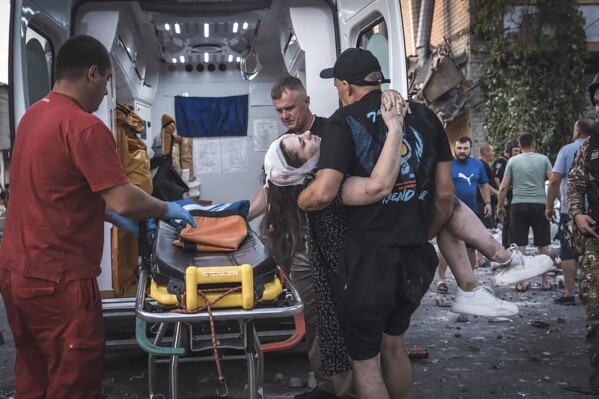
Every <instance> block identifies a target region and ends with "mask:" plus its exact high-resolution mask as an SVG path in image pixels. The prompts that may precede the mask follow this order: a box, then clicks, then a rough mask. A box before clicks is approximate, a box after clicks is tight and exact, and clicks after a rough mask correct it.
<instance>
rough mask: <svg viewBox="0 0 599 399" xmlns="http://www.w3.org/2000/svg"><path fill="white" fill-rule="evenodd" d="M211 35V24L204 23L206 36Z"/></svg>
mask: <svg viewBox="0 0 599 399" xmlns="http://www.w3.org/2000/svg"><path fill="white" fill-rule="evenodd" d="M209 36H210V24H208V23H205V24H204V37H209Z"/></svg>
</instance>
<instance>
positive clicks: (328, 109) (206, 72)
mask: <svg viewBox="0 0 599 399" xmlns="http://www.w3.org/2000/svg"><path fill="white" fill-rule="evenodd" d="M23 3H30V2H29V1H27V0H26V1H23ZM49 3H57V4H58V2H54V1H50V2H49ZM398 3H399V2H397V1H380V0H374V1H361V0H344V1H341V0H340V1H337V2H333V1H327V0H301V1H294V0H276V1H272V0H246V1H212V0H205V1H183V0H180V1H166V0H165V1H161V0H150V1H79V2H75V5H74V6H73V7H72V9H70V16H69V15H68V14H65V15H63V16H62V19H63V21H65V22H66V27H67V28H66V29H67V30H69V32H66V31H65V34H63V35H62V37H60V36H61V35H59V38H58V40H55V37H56V35H55V34H53V33H52V32H51V31H50V30H49V29H47V27H49V26H50V25H51V24H48V22H46V21H45V20H42V19H41V16H43V15H44V13H45V14H46V15H47V14H50V15H51V14H52V13H51V10H50V11H49V9H46V10H42V11H44V12H40V13H33V16H31V17H30V20H29V21H28V25H27V29H26V30H25V31H24V32H25V36H26V38H24V39H25V40H24V41H26V43H27V45H26V52H27V55H26V57H27V64H28V68H27V70H26V72H25V73H26V76H23V81H27V82H28V85H29V86H28V88H26V89H25V90H24V94H23V99H24V101H23V103H24V107H23V109H19V105H18V95H17V93H16V97H17V106H16V111H15V114H16V115H19V113H21V114H22V112H24V109H25V108H26V104H32V103H33V102H34V101H36V100H37V99H39V98H41V97H43V96H44V95H45V94H46V93H47V89H45V87H46V85H47V86H48V87H51V82H52V79H53V77H52V72H51V68H50V67H48V70H47V71H44V70H43V68H42V69H39V68H38V69H37V70H36V69H35V68H34V67H33V66H32V65H33V64H34V62H32V60H36V59H37V60H38V61H41V62H42V63H43V61H46V63H48V64H50V61H51V59H52V58H53V57H55V53H54V51H55V49H54V45H53V44H52V43H50V42H58V43H60V42H62V41H64V39H65V38H66V37H68V36H69V35H71V34H87V35H90V36H93V37H95V38H97V39H98V40H100V41H101V42H102V43H103V44H104V45H105V46H106V48H107V49H109V51H110V55H111V58H112V65H113V71H112V73H113V77H112V80H111V81H110V83H109V87H108V96H107V97H106V99H105V101H104V102H103V104H102V105H101V107H100V109H99V110H98V111H97V112H96V115H97V116H98V117H99V118H101V119H102V120H103V121H104V122H105V123H106V124H107V125H108V126H109V127H111V128H112V131H113V132H114V133H115V138H116V132H117V126H116V123H117V121H116V119H117V118H116V112H117V104H126V105H128V106H130V107H131V110H132V111H133V112H134V113H135V114H137V115H138V116H139V118H141V119H143V124H144V125H143V129H141V131H140V132H139V135H138V137H139V139H140V140H142V141H143V142H144V143H145V145H146V146H147V153H148V157H150V158H151V157H152V156H153V155H154V149H156V148H158V147H156V146H155V147H154V149H153V148H152V147H153V145H155V141H154V140H155V138H157V137H158V138H160V137H161V136H162V132H161V130H162V126H163V121H164V119H163V115H164V114H166V115H170V116H172V117H175V115H176V114H175V98H176V97H177V96H179V97H180V98H194V97H228V96H242V95H247V96H248V99H247V101H248V107H247V126H246V132H243V133H244V134H243V135H241V136H238V137H222V136H219V135H218V132H215V133H216V134H215V137H207V138H204V137H201V138H198V137H194V138H192V139H191V142H192V145H191V147H192V159H193V162H192V164H193V166H192V168H193V170H192V171H190V172H187V174H186V173H185V172H184V171H183V175H184V178H185V179H187V183H188V185H189V186H190V187H195V188H196V189H197V193H198V194H199V199H200V200H205V201H210V202H212V203H225V202H231V201H236V200H240V199H248V200H249V199H252V198H253V196H254V195H255V194H256V192H257V190H258V189H259V188H260V187H261V177H260V175H261V173H262V163H263V160H264V154H265V151H266V149H267V148H268V145H269V144H270V142H271V141H272V140H273V139H274V138H276V137H277V136H278V135H280V134H282V133H284V132H285V131H286V128H285V127H284V125H283V124H282V123H281V122H280V120H279V118H278V116H277V113H276V111H275V109H274V107H273V106H272V100H271V98H270V90H271V88H272V85H273V83H274V82H275V81H276V80H278V79H279V78H281V77H283V76H286V75H293V76H297V77H298V78H300V79H301V80H302V81H303V83H304V85H305V86H306V89H307V92H308V95H310V99H311V102H310V108H311V110H312V112H313V113H314V114H316V115H319V116H325V117H327V116H329V115H331V114H332V113H333V112H334V110H335V109H336V108H337V107H338V106H339V102H338V99H337V92H336V90H335V88H334V86H333V82H332V81H331V80H324V79H321V78H320V77H319V72H320V71H321V70H322V69H324V68H327V67H330V66H332V65H333V63H334V61H335V58H336V56H337V54H338V53H339V52H340V51H341V50H342V49H343V48H346V47H354V46H359V47H363V48H367V49H369V50H371V51H372V52H373V53H374V54H375V55H376V56H377V58H379V61H380V63H381V65H382V68H383V73H384V74H385V75H386V76H387V77H391V79H392V82H393V81H394V78H396V80H395V84H392V85H391V87H393V88H398V89H399V90H400V91H402V92H403V93H405V91H406V89H405V86H406V84H405V76H406V75H405V58H404V56H403V54H405V51H404V43H403V35H402V34H401V33H399V32H401V31H402V30H401V29H402V28H401V18H400V12H399V4H398ZM31 5H32V9H35V8H37V7H38V6H36V5H35V3H33V2H31ZM22 12H25V7H23V8H22ZM389 19H391V21H392V23H388V21H389ZM56 21H60V18H56V17H55V18H54V21H53V22H56ZM69 23H70V26H69ZM62 26H63V27H65V23H63V25H62ZM22 35H23V33H22ZM394 48H395V49H397V51H395V52H393V51H392V50H393V49H394ZM390 54H391V55H393V54H395V55H393V58H397V59H399V60H400V62H396V61H394V59H392V58H391V56H390ZM394 64H395V65H394ZM46 72H48V73H46ZM16 73H17V74H18V73H20V72H18V71H17V72H16ZM25 87H27V86H26V85H25ZM175 119H176V118H175ZM175 123H178V121H177V120H175ZM190 174H191V175H192V176H193V177H195V180H194V181H189V180H191V178H190V177H189V175H190ZM251 226H252V227H253V228H254V229H257V222H256V221H254V222H253V223H252V224H251ZM137 265H138V249H137V242H136V240H135V239H134V238H131V237H129V238H127V237H125V236H124V234H115V233H114V231H113V229H111V226H110V225H109V224H106V225H105V240H104V256H103V259H102V274H101V276H100V277H99V278H98V282H99V285H100V289H101V290H102V293H103V297H104V300H103V305H104V310H105V314H110V312H111V311H114V312H115V314H117V315H122V314H123V311H124V310H125V309H129V310H130V311H131V314H132V309H133V304H132V302H131V299H130V298H132V297H133V296H134V295H135V292H134V289H135V281H136V272H137Z"/></svg>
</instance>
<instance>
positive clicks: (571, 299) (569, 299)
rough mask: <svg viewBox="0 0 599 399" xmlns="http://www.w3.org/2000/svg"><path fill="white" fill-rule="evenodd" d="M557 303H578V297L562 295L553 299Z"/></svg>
mask: <svg viewBox="0 0 599 399" xmlns="http://www.w3.org/2000/svg"><path fill="white" fill-rule="evenodd" d="M553 303H555V304H556V305H566V306H574V305H576V299H574V297H573V296H563V295H562V296H560V297H559V298H556V299H554V300H553Z"/></svg>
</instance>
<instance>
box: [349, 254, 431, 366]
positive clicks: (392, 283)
mask: <svg viewBox="0 0 599 399" xmlns="http://www.w3.org/2000/svg"><path fill="white" fill-rule="evenodd" d="M437 265H438V258H437V254H436V252H435V249H434V248H433V246H432V245H431V244H428V243H427V244H426V245H422V246H406V247H399V246H373V245H368V244H357V243H353V242H346V243H345V244H344V245H343V247H342V249H341V253H340V256H339V263H338V270H337V272H338V281H337V283H338V289H337V293H338V294H337V311H338V313H339V321H340V323H341V332H342V334H343V336H344V338H345V343H346V345H347V348H348V351H349V355H350V357H351V358H352V359H354V360H366V359H370V358H372V357H374V356H376V355H377V354H378V353H379V352H380V350H381V341H382V338H383V333H385V334H388V335H401V334H403V333H404V332H405V331H406V330H407V329H408V326H409V324H410V317H411V316H412V313H414V311H415V310H416V309H417V308H418V306H419V305H420V300H421V299H422V297H423V296H424V294H425V293H426V291H427V290H428V289H429V286H430V284H431V282H432V281H433V277H434V274H435V270H436V268H437Z"/></svg>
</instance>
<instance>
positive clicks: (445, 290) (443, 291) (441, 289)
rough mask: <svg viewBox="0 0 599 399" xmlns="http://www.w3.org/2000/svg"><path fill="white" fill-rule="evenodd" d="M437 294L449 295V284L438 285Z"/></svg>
mask: <svg viewBox="0 0 599 399" xmlns="http://www.w3.org/2000/svg"><path fill="white" fill-rule="evenodd" d="M437 292H438V293H439V294H447V293H448V292H449V288H447V284H445V283H439V284H437Z"/></svg>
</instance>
